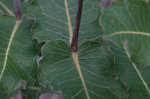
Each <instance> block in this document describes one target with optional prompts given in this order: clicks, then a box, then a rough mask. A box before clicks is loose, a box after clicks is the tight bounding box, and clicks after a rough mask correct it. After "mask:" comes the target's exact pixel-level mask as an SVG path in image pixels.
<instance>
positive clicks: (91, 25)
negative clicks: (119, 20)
mask: <svg viewBox="0 0 150 99" xmlns="http://www.w3.org/2000/svg"><path fill="white" fill-rule="evenodd" d="M38 1H39V5H40V8H41V10H42V14H43V16H42V17H41V18H40V22H41V26H42V27H41V31H37V32H36V33H35V35H34V36H35V37H36V38H38V39H39V40H64V41H66V42H67V43H69V40H70V39H69V37H71V34H70V35H69V27H68V20H67V19H68V17H70V19H71V22H70V24H71V25H72V27H73V26H74V23H75V22H74V21H75V14H76V7H77V1H76V0H68V4H67V5H65V0H60V1H56V0H45V1H43V0H38ZM98 3H99V2H98V0H94V1H90V0H85V1H84V8H83V16H82V22H81V29H80V37H79V41H86V40H87V39H94V38H95V37H97V36H99V35H100V33H101V30H100V29H99V27H98V21H97V16H98V15H99V7H100V6H99V5H98ZM67 6H68V9H69V16H68V17H67V15H66V10H67V9H66V7H67ZM80 43H81V42H80Z"/></svg>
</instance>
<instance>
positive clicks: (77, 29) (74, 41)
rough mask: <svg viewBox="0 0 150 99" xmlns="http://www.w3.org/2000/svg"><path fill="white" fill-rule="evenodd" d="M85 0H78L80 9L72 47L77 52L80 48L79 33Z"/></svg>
mask: <svg viewBox="0 0 150 99" xmlns="http://www.w3.org/2000/svg"><path fill="white" fill-rule="evenodd" d="M82 8H83V0H78V9H77V13H76V20H75V26H74V31H73V37H72V43H71V49H72V52H77V50H78V35H79V30H80V23H81V16H82Z"/></svg>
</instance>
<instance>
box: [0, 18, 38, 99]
mask: <svg viewBox="0 0 150 99" xmlns="http://www.w3.org/2000/svg"><path fill="white" fill-rule="evenodd" d="M31 24H32V21H30V20H26V19H23V21H22V23H21V25H20V27H19V29H18V30H17V32H16V35H15V36H14V38H13V40H12V44H11V46H10V51H9V52H8V60H6V50H7V48H8V43H9V42H10V36H11V35H12V30H13V27H14V25H15V18H13V17H6V16H4V17H0V60H1V61H0V72H1V77H2V79H1V80H0V95H1V94H2V93H5V94H7V96H9V95H10V93H12V92H13V91H14V90H15V88H16V87H17V84H18V83H19V81H20V80H26V81H27V82H30V81H31V80H32V79H33V78H32V76H31V75H32V72H31V71H32V68H33V64H34V61H33V58H34V57H35V56H36V55H37V52H36V50H35V48H34V42H33V41H32V33H31V32H30V25H31ZM4 61H6V63H7V64H6V67H4ZM4 68H5V69H4ZM2 70H4V73H3V75H2ZM3 99H7V98H3Z"/></svg>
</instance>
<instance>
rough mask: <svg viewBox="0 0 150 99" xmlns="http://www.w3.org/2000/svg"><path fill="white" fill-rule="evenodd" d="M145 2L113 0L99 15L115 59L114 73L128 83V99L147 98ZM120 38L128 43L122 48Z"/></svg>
mask: <svg viewBox="0 0 150 99" xmlns="http://www.w3.org/2000/svg"><path fill="white" fill-rule="evenodd" d="M149 6H150V5H149V3H146V2H145V1H144V0H116V1H115V2H113V4H112V6H111V7H109V8H105V9H104V10H103V11H104V12H103V13H104V15H103V16H102V18H100V19H99V23H100V24H102V25H103V27H104V35H105V36H106V39H105V42H111V43H110V44H108V46H109V48H110V47H111V50H110V52H111V53H112V54H113V56H114V57H115V59H116V62H117V64H116V65H115V66H116V67H119V69H118V70H117V72H118V73H117V74H116V75H118V76H119V77H120V78H121V80H122V81H123V82H126V84H127V85H128V88H129V90H128V99H148V98H150V93H149V88H147V87H150V86H149V81H150V79H149V72H150V69H149V65H148V64H149V63H150V61H149V59H150V57H149V50H150V46H149V41H150V29H149V26H150V23H149V20H150V19H149V17H150V12H149V11H150V8H149ZM124 42H128V44H127V45H124V49H123V44H124ZM118 50H120V51H118ZM128 54H129V55H128ZM127 56H130V57H127ZM136 69H137V70H136ZM140 75H141V76H142V77H140ZM141 78H142V79H141ZM144 82H145V83H144ZM146 85H147V87H146Z"/></svg>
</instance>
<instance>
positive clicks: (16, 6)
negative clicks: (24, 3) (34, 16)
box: [13, 0, 22, 20]
mask: <svg viewBox="0 0 150 99" xmlns="http://www.w3.org/2000/svg"><path fill="white" fill-rule="evenodd" d="M13 3H14V11H15V15H16V19H17V20H21V16H22V15H21V7H20V0H14V2H13Z"/></svg>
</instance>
